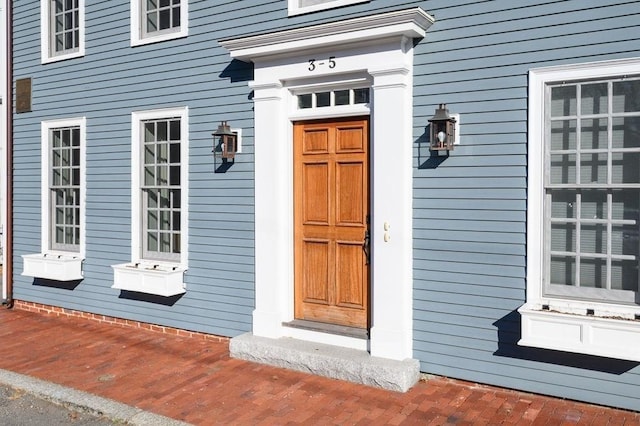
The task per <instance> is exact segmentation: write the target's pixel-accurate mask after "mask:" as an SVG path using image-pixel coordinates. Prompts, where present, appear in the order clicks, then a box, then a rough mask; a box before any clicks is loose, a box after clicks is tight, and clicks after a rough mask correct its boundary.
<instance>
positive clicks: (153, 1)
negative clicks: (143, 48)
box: [141, 0, 181, 37]
mask: <svg viewBox="0 0 640 426" xmlns="http://www.w3.org/2000/svg"><path fill="white" fill-rule="evenodd" d="M141 1H142V21H143V24H142V36H143V37H147V36H153V35H157V34H164V33H171V32H176V31H179V30H180V19H181V17H180V12H181V4H180V0H141Z"/></svg>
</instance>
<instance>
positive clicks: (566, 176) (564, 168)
mask: <svg viewBox="0 0 640 426" xmlns="http://www.w3.org/2000/svg"><path fill="white" fill-rule="evenodd" d="M550 173H551V176H550V179H551V183H576V155H575V154H554V155H551V170H550Z"/></svg>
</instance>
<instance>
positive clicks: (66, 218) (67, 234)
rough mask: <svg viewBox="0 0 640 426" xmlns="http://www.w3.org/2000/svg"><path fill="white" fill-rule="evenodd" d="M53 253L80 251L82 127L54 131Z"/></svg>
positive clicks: (51, 141) (51, 216)
mask: <svg viewBox="0 0 640 426" xmlns="http://www.w3.org/2000/svg"><path fill="white" fill-rule="evenodd" d="M50 147H51V157H50V164H51V176H50V179H51V180H50V204H51V214H50V221H51V224H50V232H51V236H50V245H51V247H50V249H52V250H62V251H74V252H78V251H80V232H81V231H80V158H81V156H80V127H79V126H74V127H65V128H54V129H51V130H50Z"/></svg>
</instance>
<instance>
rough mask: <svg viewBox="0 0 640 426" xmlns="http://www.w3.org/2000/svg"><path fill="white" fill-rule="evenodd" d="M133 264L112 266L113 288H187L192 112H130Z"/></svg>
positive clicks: (165, 292) (168, 292)
mask: <svg viewBox="0 0 640 426" xmlns="http://www.w3.org/2000/svg"><path fill="white" fill-rule="evenodd" d="M131 126H132V135H131V158H132V162H131V164H132V165H131V167H132V170H131V173H132V174H131V185H132V186H131V209H132V210H131V262H129V263H124V264H119V265H113V266H112V267H113V269H114V285H113V288H117V289H121V290H127V291H135V292H141V293H150V294H156V295H161V296H167V297H168V296H175V295H177V294H181V293H184V292H185V286H184V284H183V273H184V272H185V271H186V270H187V253H188V250H187V248H188V244H187V243H188V232H187V229H188V227H187V226H188V223H187V219H188V214H187V213H188V212H187V208H188V205H187V200H188V199H189V198H188V189H189V188H188V185H187V183H188V176H189V172H188V167H189V164H188V154H189V147H188V144H189V142H188V135H189V127H188V110H187V108H186V107H184V108H172V109H161V110H152V111H141V112H134V113H132V118H131Z"/></svg>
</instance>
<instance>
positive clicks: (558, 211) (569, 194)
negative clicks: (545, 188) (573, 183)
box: [550, 189, 576, 219]
mask: <svg viewBox="0 0 640 426" xmlns="http://www.w3.org/2000/svg"><path fill="white" fill-rule="evenodd" d="M550 192H551V217H553V218H556V219H565V218H574V217H576V209H575V206H576V195H575V192H574V191H570V190H565V189H561V190H554V191H550Z"/></svg>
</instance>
